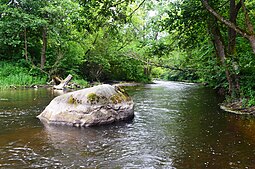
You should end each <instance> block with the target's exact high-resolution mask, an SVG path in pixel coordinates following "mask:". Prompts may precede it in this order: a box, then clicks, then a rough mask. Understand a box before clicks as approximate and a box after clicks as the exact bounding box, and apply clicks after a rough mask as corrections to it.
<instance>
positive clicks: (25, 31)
mask: <svg viewBox="0 0 255 169" xmlns="http://www.w3.org/2000/svg"><path fill="white" fill-rule="evenodd" d="M24 50H25V51H24V52H25V58H26V61H28V52H27V29H26V28H25V29H24Z"/></svg>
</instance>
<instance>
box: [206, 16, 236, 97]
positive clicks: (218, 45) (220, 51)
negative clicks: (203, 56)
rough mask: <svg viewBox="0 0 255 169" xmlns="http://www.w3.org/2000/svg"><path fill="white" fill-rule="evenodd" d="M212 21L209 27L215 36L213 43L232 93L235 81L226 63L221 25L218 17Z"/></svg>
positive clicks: (229, 90)
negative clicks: (218, 22)
mask: <svg viewBox="0 0 255 169" xmlns="http://www.w3.org/2000/svg"><path fill="white" fill-rule="evenodd" d="M211 22H212V23H213V24H209V28H210V27H211V33H212V36H213V43H214V47H215V51H216V55H217V56H218V57H219V58H220V61H221V65H222V66H223V67H224V69H225V75H226V78H227V81H228V92H229V93H230V94H232V92H233V91H234V89H233V87H234V85H233V81H232V78H231V74H230V71H229V67H228V65H227V64H226V52H225V45H224V42H223V38H222V35H221V32H220V29H219V26H218V24H217V20H216V18H214V20H212V21H211ZM212 25H213V26H212Z"/></svg>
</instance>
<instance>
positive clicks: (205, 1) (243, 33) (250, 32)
mask: <svg viewBox="0 0 255 169" xmlns="http://www.w3.org/2000/svg"><path fill="white" fill-rule="evenodd" d="M201 1H202V3H203V5H204V7H205V8H206V9H207V10H208V11H209V12H210V13H211V14H212V15H214V16H215V17H216V18H217V19H218V20H219V21H220V22H222V23H223V24H225V25H226V26H228V27H230V28H232V29H233V30H235V31H236V32H237V33H239V34H240V35H241V36H243V37H244V38H246V39H248V40H249V42H250V44H251V47H252V51H253V53H254V54H255V43H254V41H255V34H254V29H253V25H252V23H251V22H250V17H249V14H248V12H247V10H246V7H245V4H244V0H240V3H241V4H242V8H243V11H244V14H245V22H246V27H247V29H248V31H246V30H244V29H241V28H239V27H238V26H237V25H236V24H235V23H232V22H231V21H229V20H227V19H225V18H224V17H223V16H221V15H220V14H218V13H217V12H216V11H215V10H214V9H213V8H212V7H211V6H210V5H209V4H208V0H201Z"/></svg>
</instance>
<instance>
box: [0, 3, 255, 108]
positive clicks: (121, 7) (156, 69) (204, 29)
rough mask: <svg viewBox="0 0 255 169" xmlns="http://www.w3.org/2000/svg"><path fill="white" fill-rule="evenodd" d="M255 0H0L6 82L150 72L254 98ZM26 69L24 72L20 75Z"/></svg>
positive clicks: (0, 51) (131, 77) (142, 76)
mask: <svg viewBox="0 0 255 169" xmlns="http://www.w3.org/2000/svg"><path fill="white" fill-rule="evenodd" d="M254 5H255V2H253V1H244V0H226V1H220V0H214V1H210V2H209V1H207V0H175V1H173V0H164V1H163V0H161V1H153V0H147V1H146V0H136V1H135V0H113V1H110V0H101V1H97V0H52V1H49V0H41V1H35V0H0V62H1V64H0V66H1V70H0V77H1V82H0V85H11V84H12V83H13V84H19V85H26V84H28V85H29V84H33V83H45V82H46V81H47V80H49V79H51V77H52V76H60V77H65V76H67V74H72V75H73V76H74V77H75V79H83V80H87V81H113V80H125V81H142V82H147V81H149V80H150V79H151V78H152V77H154V78H161V79H162V78H163V79H166V80H176V81H192V82H201V83H205V84H208V85H209V86H211V87H214V88H217V89H223V90H221V91H224V93H225V94H227V95H228V96H229V99H230V100H242V101H243V103H244V105H249V106H251V105H255V85H254V81H255V67H254V65H255V57H254V54H255V33H254V24H255V18H254V16H255V10H254V8H253V7H254ZM21 77H22V78H21Z"/></svg>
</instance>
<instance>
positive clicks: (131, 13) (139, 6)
mask: <svg viewBox="0 0 255 169" xmlns="http://www.w3.org/2000/svg"><path fill="white" fill-rule="evenodd" d="M145 1H146V0H143V1H142V2H141V3H140V4H139V5H138V7H137V8H136V9H135V10H134V11H133V12H132V13H131V14H130V15H129V16H128V17H130V18H131V17H132V15H133V14H134V13H135V12H136V11H137V10H138V9H139V8H140V7H141V6H142V5H143V4H144V2H145Z"/></svg>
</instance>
